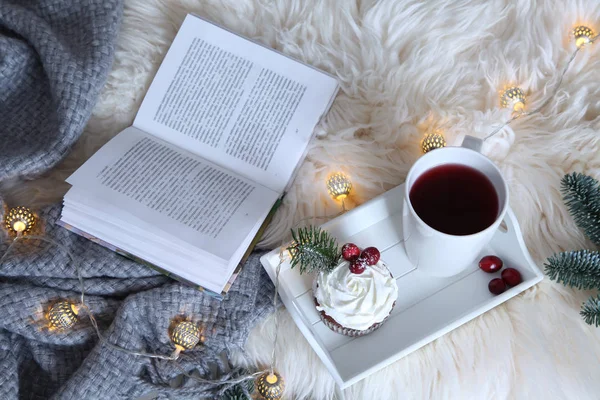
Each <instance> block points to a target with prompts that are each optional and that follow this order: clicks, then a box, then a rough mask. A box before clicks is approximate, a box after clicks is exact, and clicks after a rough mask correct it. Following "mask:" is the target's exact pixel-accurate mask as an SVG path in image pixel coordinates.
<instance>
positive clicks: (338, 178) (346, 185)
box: [326, 172, 352, 200]
mask: <svg viewBox="0 0 600 400" xmlns="http://www.w3.org/2000/svg"><path fill="white" fill-rule="evenodd" d="M326 183H327V191H328V192H329V195H330V196H331V198H333V199H334V200H343V199H345V198H346V197H348V195H349V194H350V191H351V190H352V182H350V179H348V177H347V176H346V175H344V174H343V173H341V172H336V173H334V174H332V175H331V176H330V177H329V178H327V182H326Z"/></svg>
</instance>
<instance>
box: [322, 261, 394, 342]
mask: <svg viewBox="0 0 600 400" xmlns="http://www.w3.org/2000/svg"><path fill="white" fill-rule="evenodd" d="M349 265H350V263H349V262H348V261H344V262H342V263H341V264H340V265H338V266H337V267H335V268H334V270H333V271H331V272H330V273H328V274H325V273H322V272H321V273H319V275H318V276H317V281H316V284H317V285H316V286H317V287H316V289H315V293H314V295H315V298H316V299H317V301H318V302H319V306H317V310H319V311H324V312H325V313H326V314H327V315H329V316H330V317H332V318H333V319H334V320H336V322H337V323H338V324H340V325H342V326H344V327H346V328H350V329H356V330H359V331H362V330H365V329H368V328H369V327H371V325H373V324H376V323H379V322H381V321H383V320H384V319H385V318H386V317H387V316H388V315H389V314H390V312H391V311H392V307H393V306H394V302H395V301H396V299H397V298H398V286H397V285H396V280H395V279H394V278H393V277H392V274H391V273H390V272H389V271H388V269H387V268H386V266H385V264H384V263H383V262H381V261H379V262H378V263H377V264H376V265H373V266H368V267H367V268H366V269H365V271H364V272H363V273H362V274H360V275H359V274H353V273H352V272H350V268H349Z"/></svg>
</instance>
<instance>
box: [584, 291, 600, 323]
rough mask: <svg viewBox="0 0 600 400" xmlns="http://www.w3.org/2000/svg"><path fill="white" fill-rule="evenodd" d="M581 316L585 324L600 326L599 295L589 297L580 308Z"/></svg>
mask: <svg viewBox="0 0 600 400" xmlns="http://www.w3.org/2000/svg"><path fill="white" fill-rule="evenodd" d="M580 314H581V316H582V317H583V319H584V320H585V322H586V324H588V325H594V326H596V327H598V326H600V295H598V297H590V298H589V299H588V300H587V301H586V302H585V303H584V304H583V307H582V308H581V312H580Z"/></svg>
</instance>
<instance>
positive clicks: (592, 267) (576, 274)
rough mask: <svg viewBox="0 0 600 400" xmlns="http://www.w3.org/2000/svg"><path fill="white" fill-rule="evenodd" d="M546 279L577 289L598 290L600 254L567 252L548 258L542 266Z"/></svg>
mask: <svg viewBox="0 0 600 400" xmlns="http://www.w3.org/2000/svg"><path fill="white" fill-rule="evenodd" d="M544 266H545V271H546V274H547V275H548V277H549V278H550V279H552V280H555V281H557V282H559V283H562V284H564V285H568V286H571V287H574V288H577V289H584V290H587V289H595V288H600V252H597V251H590V250H578V251H567V252H563V253H558V254H555V255H553V256H552V257H550V258H549V259H548V260H547V261H546V263H545V264H544Z"/></svg>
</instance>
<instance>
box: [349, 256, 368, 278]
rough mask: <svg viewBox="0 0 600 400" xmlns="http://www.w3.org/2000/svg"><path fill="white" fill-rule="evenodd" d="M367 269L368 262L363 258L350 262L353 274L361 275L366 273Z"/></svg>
mask: <svg viewBox="0 0 600 400" xmlns="http://www.w3.org/2000/svg"><path fill="white" fill-rule="evenodd" d="M365 269H367V262H366V261H365V259H364V258H362V257H359V258H358V259H356V260H354V261H351V262H350V272H352V273H353V274H357V275H360V274H362V273H363V272H365Z"/></svg>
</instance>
